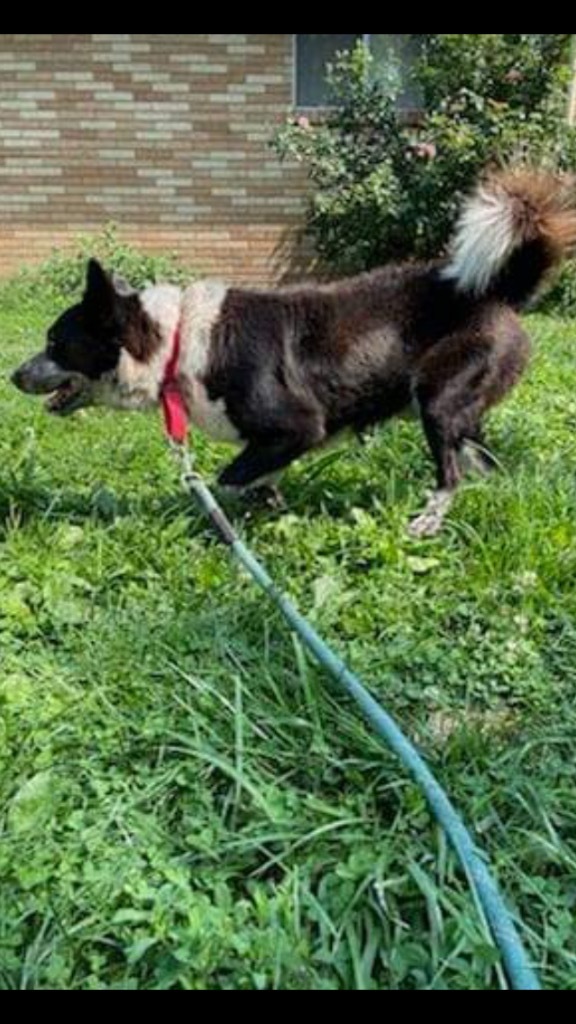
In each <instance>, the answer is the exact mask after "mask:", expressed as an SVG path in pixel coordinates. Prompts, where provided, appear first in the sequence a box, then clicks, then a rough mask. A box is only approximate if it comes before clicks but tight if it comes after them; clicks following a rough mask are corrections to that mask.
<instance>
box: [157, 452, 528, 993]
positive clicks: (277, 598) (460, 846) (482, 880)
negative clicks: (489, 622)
mask: <svg viewBox="0 0 576 1024" xmlns="http://www.w3.org/2000/svg"><path fill="white" fill-rule="evenodd" d="M176 450H177V452H178V454H179V455H180V456H181V457H182V458H183V461H184V474H183V482H184V484H185V486H186V488H187V489H189V490H190V492H191V493H192V494H193V495H194V496H195V498H196V499H197V500H198V502H199V504H200V506H201V507H202V509H203V510H204V512H205V513H206V514H207V515H208V516H209V517H210V519H211V521H212V523H213V524H214V526H215V527H216V529H217V530H218V533H219V534H220V537H221V538H222V540H223V541H224V543H225V544H227V545H228V546H229V548H230V549H231V551H232V553H233V554H234V556H235V557H236V559H237V560H238V561H239V562H240V563H241V565H243V566H244V568H245V569H247V571H248V572H249V573H250V575H251V576H252V578H253V579H254V581H255V582H256V583H257V584H258V585H259V586H260V587H261V588H262V590H264V592H265V593H266V594H267V595H268V597H269V598H270V599H271V600H272V601H273V602H274V604H275V605H276V606H277V607H278V608H279V609H280V611H281V612H282V614H283V616H284V618H285V619H286V620H287V622H288V623H289V624H290V626H291V627H292V629H293V630H294V631H295V632H296V633H297V634H298V636H299V637H300V639H301V640H302V642H303V644H304V645H305V646H306V647H307V648H308V650H309V651H311V652H312V654H313V655H314V657H315V658H316V660H317V661H318V662H319V663H320V665H321V666H322V667H323V668H324V669H326V671H327V672H328V673H329V674H330V675H331V676H332V677H333V678H334V679H335V681H336V682H337V683H338V685H339V686H340V687H341V688H342V689H343V690H344V691H345V692H346V693H348V694H349V695H350V696H351V697H352V698H353V699H354V700H355V701H356V703H357V704H358V705H359V707H360V709H361V711H362V713H363V715H364V717H365V718H366V719H367V720H368V722H369V723H370V725H371V726H372V727H373V729H374V731H375V732H376V734H377V735H378V737H379V738H380V739H381V740H382V741H383V742H384V743H385V744H386V745H387V746H389V747H390V748H391V749H392V750H393V751H394V753H395V754H397V756H398V757H399V758H400V761H401V762H402V764H403V765H404V767H405V768H407V769H408V771H409V772H410V774H411V775H412V776H413V778H414V779H415V780H416V782H417V783H418V785H419V786H420V788H421V789H422V792H423V793H424V795H425V796H426V799H427V801H428V804H429V805H430V808H431V810H432V812H433V813H434V815H435V817H436V818H437V820H438V822H439V824H440V825H441V826H442V828H443V829H444V831H445V833H446V835H447V837H448V839H449V841H450V843H451V844H452V846H453V848H454V850H455V851H456V854H457V855H458V857H459V859H460V862H461V864H462V867H463V868H464V871H465V872H466V875H467V877H468V881H469V884H470V886H471V888H472V891H473V892H474V894H475V896H476V898H477V900H478V903H479V905H480V906H481V908H482V910H483V912H484V914H485V917H486V920H487V922H488V925H489V927H490V930H491V932H492V936H493V938H494V942H495V944H496V946H497V947H498V949H499V950H500V954H501V956H502V962H503V965H504V969H505V971H506V974H507V977H508V981H509V983H510V987H511V988H512V989H515V990H518V991H532V992H534V991H539V990H540V988H541V986H540V982H539V980H538V976H537V974H536V973H535V971H534V969H533V968H532V966H531V964H530V962H529V959H528V956H527V954H526V950H525V949H524V946H523V944H522V940H521V938H520V935H519V934H518V931H517V928H516V926H515V924H514V921H513V920H512V916H511V914H510V911H509V910H508V908H507V907H506V904H505V902H504V900H503V898H502V896H501V894H500V892H499V889H498V886H497V885H496V882H495V881H494V879H493V878H492V875H491V874H490V871H489V870H488V867H487V857H486V855H485V854H483V853H482V851H481V850H480V849H479V848H478V847H477V846H476V843H475V842H474V840H473V838H472V836H471V835H470V832H469V831H468V829H467V828H466V826H465V825H464V822H463V821H462V819H461V817H460V815H459V814H458V812H457V811H456V809H455V808H454V807H453V805H452V803H451V802H450V800H449V799H448V797H447V796H446V793H445V792H444V790H443V789H442V787H441V786H440V784H439V783H438V782H437V781H436V779H435V778H434V776H433V775H432V772H431V771H430V769H429V768H428V766H427V764H426V763H425V761H424V760H423V759H422V758H421V757H420V755H419V753H418V752H417V750H416V748H415V747H414V746H413V744H412V743H411V742H410V740H409V739H407V737H406V736H405V735H404V733H403V732H402V731H401V729H399V727H398V726H397V725H396V723H395V722H394V720H393V719H392V718H391V717H390V715H388V714H387V712H386V711H384V709H383V708H382V707H380V705H379V704H378V703H377V701H376V700H374V698H373V697H372V696H371V694H370V693H369V692H368V690H367V689H366V687H365V686H364V685H363V683H361V682H360V680H359V679H358V677H357V676H356V675H354V673H353V672H351V671H350V670H349V669H348V668H347V667H346V665H345V664H344V662H343V661H342V660H341V659H340V658H339V657H338V656H337V655H336V654H334V652H333V651H332V650H331V649H330V647H328V645H327V644H326V643H325V642H324V640H322V637H320V636H319V635H318V633H317V632H316V630H315V629H313V627H312V626H311V625H310V623H309V622H307V620H306V619H305V618H304V617H303V616H302V615H301V614H300V613H299V612H298V611H297V610H296V608H295V607H294V605H293V604H292V603H291V602H290V601H289V600H288V598H287V597H286V596H285V595H284V594H282V593H281V592H280V591H279V590H278V589H277V587H276V585H275V583H274V581H273V580H272V579H271V577H270V576H269V575H268V573H267V572H266V570H265V569H264V568H263V566H262V565H261V564H260V562H258V560H257V559H256V558H255V557H254V555H253V554H252V552H251V551H250V550H249V549H248V548H247V547H246V545H245V544H244V543H243V542H242V541H241V540H240V537H239V536H238V534H237V533H236V531H235V529H234V527H233V526H232V524H231V523H230V521H229V520H228V518H227V517H226V515H225V513H224V512H223V510H222V509H221V508H220V506H219V505H218V503H217V502H216V500H215V498H214V496H213V495H212V493H211V492H210V490H209V489H208V487H207V486H206V484H205V483H204V482H203V481H202V479H201V478H200V477H199V476H198V474H197V473H195V472H194V471H193V468H192V461H191V456H190V454H189V452H188V450H187V449H186V448H178V447H176Z"/></svg>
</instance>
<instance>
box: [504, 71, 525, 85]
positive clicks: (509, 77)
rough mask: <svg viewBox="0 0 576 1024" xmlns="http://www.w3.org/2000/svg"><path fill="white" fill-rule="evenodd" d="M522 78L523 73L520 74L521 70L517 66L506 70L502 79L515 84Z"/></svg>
mask: <svg viewBox="0 0 576 1024" xmlns="http://www.w3.org/2000/svg"><path fill="white" fill-rule="evenodd" d="M523 78H524V75H523V74H522V72H521V71H518V69H517V68H512V70H511V71H508V72H507V73H506V74H505V75H504V80H505V81H506V82H509V83H510V85H516V84H517V83H518V82H521V81H522V79H523Z"/></svg>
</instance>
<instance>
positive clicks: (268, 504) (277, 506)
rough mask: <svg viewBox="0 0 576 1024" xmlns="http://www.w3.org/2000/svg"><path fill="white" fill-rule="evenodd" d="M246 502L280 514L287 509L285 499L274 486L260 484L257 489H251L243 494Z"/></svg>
mask: <svg viewBox="0 0 576 1024" xmlns="http://www.w3.org/2000/svg"><path fill="white" fill-rule="evenodd" d="M244 497H245V498H246V499H247V501H249V502H251V503H253V504H254V505H259V506H260V507H262V506H263V507H264V508H269V509H272V510H273V511H275V512H281V511H283V510H284V509H286V508H287V504H286V499H285V498H284V495H283V494H282V491H281V490H280V488H279V487H277V486H276V485H275V484H260V485H259V486H258V487H251V488H249V489H248V490H246V491H245V492H244Z"/></svg>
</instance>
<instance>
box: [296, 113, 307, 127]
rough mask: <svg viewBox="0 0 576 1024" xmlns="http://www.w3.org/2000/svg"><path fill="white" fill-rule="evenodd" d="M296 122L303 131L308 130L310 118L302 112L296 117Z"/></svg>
mask: <svg viewBox="0 0 576 1024" xmlns="http://www.w3.org/2000/svg"><path fill="white" fill-rule="evenodd" d="M296 124H297V125H298V127H299V128H303V129H304V131H308V129H309V128H310V127H311V126H310V118H308V117H305V116H304V114H302V115H301V116H300V117H299V118H298V119H297V121H296Z"/></svg>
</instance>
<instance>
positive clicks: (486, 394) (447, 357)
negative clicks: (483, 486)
mask: <svg viewBox="0 0 576 1024" xmlns="http://www.w3.org/2000/svg"><path fill="white" fill-rule="evenodd" d="M511 362H513V360H512V361H511ZM506 368H507V365H506V362H504V363H503V362H502V358H501V356H500V355H498V354H497V353H496V352H495V345H494V343H493V341H492V339H490V338H488V337H482V336H478V335H475V336H474V337H472V338H469V337H467V336H466V335H462V336H455V337H452V338H448V339H446V341H444V342H442V343H441V344H440V345H438V346H437V347H436V348H434V349H433V350H432V351H431V352H430V353H429V354H428V356H427V357H425V359H424V360H423V362H422V364H421V366H420V368H419V371H418V375H417V380H416V386H415V396H416V398H417V400H418V404H419V407H420V415H421V418H422V425H423V427H424V432H425V434H426V438H427V440H428V444H429V446H430V451H431V452H432V457H433V459H434V461H435V463H436V473H437V490H436V492H435V493H434V494H433V495H432V497H431V498H430V501H429V502H428V505H427V507H426V509H425V510H424V512H423V514H422V515H420V516H418V518H417V519H415V520H414V522H413V523H412V524H411V526H410V533H411V534H412V535H413V536H415V537H432V536H434V535H435V534H437V533H438V532H439V530H440V529H441V527H442V524H443V522H444V519H445V518H446V515H447V514H448V512H449V510H450V507H451V505H452V502H453V500H454V494H455V492H456V489H457V488H458V486H459V484H460V482H461V480H462V477H463V466H462V462H463V460H464V452H465V450H466V448H467V447H469V449H470V450H473V451H474V457H475V462H476V465H477V467H478V466H481V467H482V469H483V470H484V471H486V469H487V468H488V467H489V466H490V467H492V466H493V465H494V464H495V460H494V459H493V458H492V456H491V455H490V453H489V452H488V450H487V449H486V448H485V447H484V445H483V442H482V417H483V415H484V413H485V412H486V410H487V409H488V408H489V407H490V406H491V405H494V404H495V403H496V402H497V401H499V400H500V398H502V397H503V396H504V395H505V394H506V392H507V391H508V390H509V389H510V387H511V386H512V384H513V383H515V380H516V376H515V375H512V374H511V373H510V372H508V373H506V372H505V371H506Z"/></svg>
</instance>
